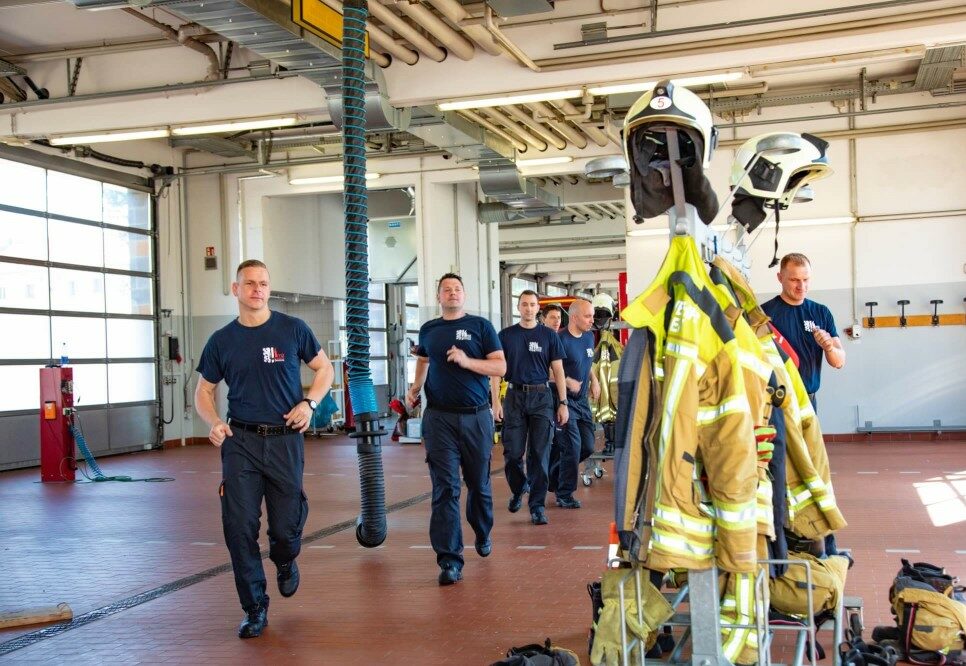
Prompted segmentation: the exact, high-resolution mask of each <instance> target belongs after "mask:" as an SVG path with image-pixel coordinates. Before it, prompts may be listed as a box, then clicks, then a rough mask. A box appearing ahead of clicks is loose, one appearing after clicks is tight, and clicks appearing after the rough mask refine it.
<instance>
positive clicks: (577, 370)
mask: <svg viewBox="0 0 966 666" xmlns="http://www.w3.org/2000/svg"><path fill="white" fill-rule="evenodd" d="M560 342H561V343H562V344H563V348H564V352H565V353H566V354H567V357H566V358H565V359H564V362H563V369H564V375H565V376H567V377H570V378H571V379H576V380H577V381H578V382H581V385H580V393H578V394H576V395H574V394H573V393H571V392H570V391H567V396H568V397H569V398H571V399H574V398H576V399H577V400H583V399H584V398H586V397H587V391H588V390H589V388H590V366H592V365H593V364H594V334H593V333H591V332H590V331H587V332H586V333H584V334H583V335H581V336H580V337H576V338H575V337H574V336H573V335H571V333H570V330H569V329H567V328H562V329H560Z"/></svg>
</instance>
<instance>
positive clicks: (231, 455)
mask: <svg viewBox="0 0 966 666" xmlns="http://www.w3.org/2000/svg"><path fill="white" fill-rule="evenodd" d="M231 292H232V294H234V296H235V298H237V299H238V318H237V319H235V320H233V321H232V322H231V323H230V324H228V325H227V326H225V327H224V328H221V329H219V330H217V331H215V332H214V333H213V334H212V336H211V337H210V338H209V339H208V343H207V344H206V345H205V348H204V350H203V351H202V353H201V360H200V361H199V363H198V372H199V373H200V374H201V376H200V377H199V378H198V387H197V389H195V409H196V410H197V412H198V415H199V416H200V417H201V418H202V419H204V421H205V423H207V424H208V426H209V427H210V430H209V432H208V439H209V440H210V441H211V443H212V444H214V445H215V446H218V447H221V470H222V474H221V475H222V481H221V488H220V489H219V495H220V496H221V519H222V524H223V527H224V532H225V543H226V545H227V546H228V552H229V554H230V555H231V566H232V570H233V571H234V574H235V588H236V589H237V590H238V597H239V600H240V601H241V605H242V608H244V609H245V618H244V620H242V623H241V625H240V626H239V627H238V636H239V638H254V637H256V636H259V635H260V634H261V633H262V630H263V629H264V628H265V625H266V624H268V594H266V592H265V570H264V569H263V568H262V558H261V553H260V549H259V545H258V532H259V521H260V520H261V515H262V499H263V498H264V500H265V505H266V508H267V510H268V548H269V558H270V559H271V560H272V562H274V563H275V566H276V567H277V569H278V573H277V576H276V578H277V581H278V590H279V592H280V593H281V594H282V596H283V597H290V596H292V595H293V594H295V591H296V590H297V589H298V585H299V570H298V565H297V564H296V562H295V558H296V557H297V556H298V554H299V551H300V549H301V546H302V529H303V528H304V527H305V520H306V518H307V517H308V512H309V506H308V502H307V500H306V498H305V494H304V493H303V492H302V467H303V461H304V458H305V452H304V440H303V437H302V433H303V432H305V430H306V429H307V428H308V427H309V422H310V421H311V419H312V412H313V411H314V410H315V407H316V402H317V401H319V400H322V398H323V397H325V395H326V394H327V393H328V392H329V389H330V388H331V386H332V375H333V370H332V363H331V362H329V359H328V357H327V356H326V355H325V352H323V351H322V346H321V345H320V344H319V341H318V340H316V338H315V335H314V334H313V333H312V331H311V329H309V327H308V326H307V325H306V324H305V322H303V321H302V320H301V319H296V318H295V317H290V316H288V315H286V314H283V313H281V312H272V311H271V310H270V309H269V308H268V298H269V296H270V295H271V284H270V282H269V275H268V268H267V267H266V266H265V264H263V263H262V262H260V261H258V260H255V259H250V260H248V261H243V262H242V263H241V264H240V265H239V266H238V270H237V272H236V274H235V282H233V283H232V285H231ZM303 361H304V362H305V363H306V365H308V366H309V368H311V369H312V370H314V371H315V377H314V378H313V380H312V386H311V387H309V390H308V395H306V396H303V395H302V380H301V376H300V372H299V368H300V366H301V363H302V362H303ZM221 381H224V382H225V383H226V384H227V385H228V420H227V422H226V421H223V420H222V419H221V416H220V415H219V414H218V410H217V409H216V407H215V390H216V389H217V387H218V383H219V382H221Z"/></svg>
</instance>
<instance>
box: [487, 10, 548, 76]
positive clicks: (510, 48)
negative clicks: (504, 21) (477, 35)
mask: <svg viewBox="0 0 966 666" xmlns="http://www.w3.org/2000/svg"><path fill="white" fill-rule="evenodd" d="M483 11H484V14H483V25H485V26H486V29H487V30H488V31H489V33H490V34H491V35H493V39H495V40H496V41H497V42H498V43H499V44H500V46H502V47H503V48H504V49H506V50H507V52H508V53H509V54H510V55H512V56H513V57H514V58H516V59H517V61H518V62H519V63H520V64H521V65H523V66H524V67H528V68H530V69H532V70H533V71H535V72H539V71H540V67H539V66H538V65H537V63H535V62H534V61H533V59H532V58H530V56H528V55H527V54H526V53H524V52H523V49H521V48H520V47H519V46H517V45H516V44H514V43H513V42H512V41H510V38H509V37H507V36H506V35H504V34H503V33H502V32H501V31H500V28H499V27H498V26H497V25H496V23H495V22H494V21H493V9H491V8H490V5H486V7H485V8H484V10H483Z"/></svg>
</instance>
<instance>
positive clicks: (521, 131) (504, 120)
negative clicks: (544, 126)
mask: <svg viewBox="0 0 966 666" xmlns="http://www.w3.org/2000/svg"><path fill="white" fill-rule="evenodd" d="M480 111H482V112H483V113H485V114H486V115H488V116H489V117H490V118H492V119H493V120H495V121H496V122H498V123H500V124H501V125H503V127H505V128H506V129H507V130H509V131H510V133H511V134H515V135H516V136H518V137H520V138H521V139H523V140H524V141H526V142H527V143H528V144H530V145H531V146H533V147H534V148H536V149H537V150H539V151H540V152H543V151H544V150H546V149H547V142H546V141H544V140H542V139H541V138H540V137H538V136H534V135H533V134H531V133H530V132H527V131H526V129H525V128H523V127H520V126H519V125H517V124H516V123H515V122H513V120H512V119H511V118H510V117H508V116H507V115H506V114H505V113H503V112H502V111H500V109H498V108H496V107H488V108H485V109H480Z"/></svg>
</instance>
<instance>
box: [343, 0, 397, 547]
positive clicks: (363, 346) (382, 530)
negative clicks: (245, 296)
mask: <svg viewBox="0 0 966 666" xmlns="http://www.w3.org/2000/svg"><path fill="white" fill-rule="evenodd" d="M343 11H344V17H343V35H342V115H343V118H344V125H343V130H342V132H343V141H344V143H345V146H344V155H343V160H342V163H343V174H344V176H345V195H344V202H345V281H346V284H345V286H346V290H345V291H346V337H347V338H348V343H349V345H348V350H347V353H346V366H347V367H348V369H349V398H350V400H351V401H352V414H353V416H354V417H355V423H356V431H355V432H354V433H352V436H353V437H355V438H356V450H357V451H358V454H359V482H360V484H361V493H360V499H361V502H360V504H361V507H360V513H359V520H358V522H357V524H356V539H358V541H359V543H360V544H362V545H363V546H365V547H367V548H375V547H376V546H378V545H380V544H381V543H382V542H383V541H385V540H386V486H385V480H384V476H383V470H382V441H381V437H382V435H384V434H386V433H385V431H382V430H380V428H381V425H380V423H379V417H378V413H377V411H378V408H377V406H376V391H375V389H374V388H373V386H372V374H371V373H370V371H369V247H368V239H367V235H366V233H367V226H368V218H369V212H368V195H367V191H366V143H365V126H366V106H365V83H366V82H365V78H364V77H365V52H364V49H365V35H366V20H367V18H368V16H369V6H368V4H367V2H366V0H349V1H348V2H345V3H344V5H343Z"/></svg>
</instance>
